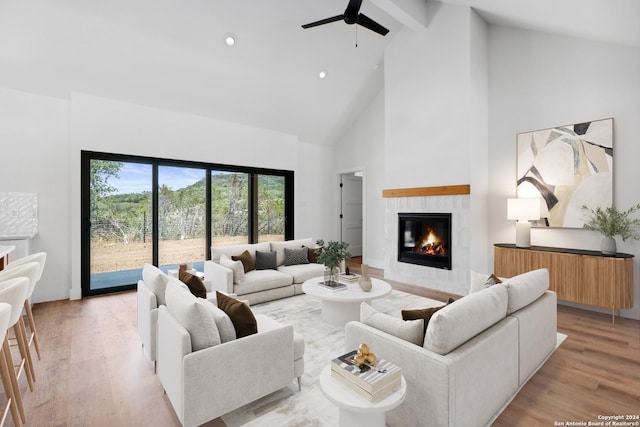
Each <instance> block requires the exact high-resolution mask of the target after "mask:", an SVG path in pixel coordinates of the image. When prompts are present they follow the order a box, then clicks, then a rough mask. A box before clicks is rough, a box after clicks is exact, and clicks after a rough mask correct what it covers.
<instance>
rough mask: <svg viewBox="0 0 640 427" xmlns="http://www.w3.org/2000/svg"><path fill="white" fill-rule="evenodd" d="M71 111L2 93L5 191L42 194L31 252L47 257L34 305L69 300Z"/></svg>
mask: <svg viewBox="0 0 640 427" xmlns="http://www.w3.org/2000/svg"><path fill="white" fill-rule="evenodd" d="M68 110H69V103H68V102H67V101H65V100H60V99H56V98H49V97H44V96H38V95H32V94H27V93H24V92H17V91H13V90H8V89H0V147H1V148H0V191H3V192H4V191H19V192H29V193H37V194H38V224H39V227H38V234H37V235H36V236H35V237H34V238H33V239H32V241H31V242H30V251H31V252H32V253H34V252H41V251H44V252H47V263H46V265H45V271H44V272H43V275H42V279H41V280H40V282H39V283H38V286H37V287H36V289H35V290H34V292H33V296H32V301H33V302H41V301H50V300H57V299H65V298H68V297H69V288H70V283H71V274H70V271H69V250H70V248H71V240H70V237H69V235H70V228H69V227H70V224H69V221H68V220H67V218H68V216H69V213H70V212H69V203H70V192H69V182H70V179H71V178H70V171H69V156H68ZM0 245H2V242H1V241H0ZM9 262H11V255H10V256H9Z"/></svg>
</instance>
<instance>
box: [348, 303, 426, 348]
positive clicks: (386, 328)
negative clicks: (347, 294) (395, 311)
mask: <svg viewBox="0 0 640 427" xmlns="http://www.w3.org/2000/svg"><path fill="white" fill-rule="evenodd" d="M360 321H361V322H362V323H364V324H365V325H369V326H371V327H373V328H376V329H378V330H381V331H383V332H386V333H388V334H390V335H393V336H394V337H398V338H402V339H403V340H405V341H409V342H410V343H413V344H416V345H420V346H421V345H422V340H423V339H424V335H423V332H424V320H422V319H419V320H402V319H399V318H397V317H393V316H390V315H388V314H385V313H380V312H379V311H378V310H376V309H375V308H373V307H371V306H370V305H369V304H367V303H366V302H363V303H362V304H360Z"/></svg>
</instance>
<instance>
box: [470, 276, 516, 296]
mask: <svg viewBox="0 0 640 427" xmlns="http://www.w3.org/2000/svg"><path fill="white" fill-rule="evenodd" d="M470 276H471V283H470V286H469V293H470V294H472V293H474V292H478V291H481V290H482V289H485V288H488V287H489V286H491V285H495V284H497V283H502V282H504V281H505V280H507V279H506V278H504V277H497V276H496V275H495V274H493V273H492V274H484V273H477V272H475V271H473V270H471V274H470Z"/></svg>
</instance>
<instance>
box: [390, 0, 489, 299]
mask: <svg viewBox="0 0 640 427" xmlns="http://www.w3.org/2000/svg"><path fill="white" fill-rule="evenodd" d="M429 8H430V13H431V15H430V16H432V18H431V21H430V23H429V26H428V27H427V29H426V30H425V31H423V32H411V31H409V30H406V29H405V30H403V31H402V32H401V33H400V34H397V35H395V36H394V39H393V41H392V43H391V44H390V45H389V47H388V48H387V50H386V51H385V100H386V104H385V131H386V141H385V157H386V179H385V188H391V189H392V188H412V187H432V186H446V185H458V184H470V185H471V195H470V196H469V197H468V198H467V197H463V198H450V197H442V196H436V197H431V198H429V199H434V200H415V201H414V200H406V201H397V203H396V201H392V200H390V201H388V203H387V205H386V206H387V212H386V223H387V240H386V242H387V245H386V246H387V248H386V254H385V257H386V263H385V275H387V276H388V277H389V278H392V279H395V280H399V281H407V282H408V283H413V284H417V285H421V286H425V287H431V288H437V289H440V290H444V291H448V292H452V293H466V291H467V290H468V283H469V269H471V268H473V269H476V270H479V271H485V270H486V269H487V262H488V261H487V259H488V258H487V247H488V243H487V241H488V238H487V226H486V224H487V223H486V215H487V212H486V204H487V192H488V165H487V158H488V96H489V95H488V89H487V88H488V83H487V82H488V30H487V24H486V23H485V22H484V21H483V20H482V19H481V18H480V17H479V16H478V15H477V14H476V13H475V12H474V11H473V10H471V8H469V7H463V6H451V5H446V4H437V3H430V4H429ZM409 208H413V209H418V210H417V211H419V212H423V211H424V212H427V211H430V212H438V211H446V212H452V213H453V214H454V215H453V218H452V227H453V234H454V236H460V235H463V236H464V237H462V238H461V240H460V241H458V240H456V238H454V239H453V240H454V241H453V242H452V246H453V247H455V250H454V251H452V257H453V260H452V261H453V265H452V270H451V271H442V270H439V271H433V270H437V269H433V268H429V267H422V266H419V267H416V266H408V265H401V264H403V263H398V262H397V259H396V250H395V248H390V247H389V245H390V242H394V241H396V240H395V239H397V230H396V229H394V227H393V226H391V227H389V223H392V222H397V219H395V217H394V213H396V212H397V211H399V210H402V209H405V210H404V211H405V212H407V210H406V209H409ZM425 209H426V210H425ZM434 209H435V210H434ZM438 209H439V210H438Z"/></svg>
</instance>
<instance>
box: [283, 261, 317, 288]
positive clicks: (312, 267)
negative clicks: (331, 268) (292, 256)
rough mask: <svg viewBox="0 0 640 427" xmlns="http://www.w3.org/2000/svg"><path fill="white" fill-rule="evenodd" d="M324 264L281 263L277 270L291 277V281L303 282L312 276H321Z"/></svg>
mask: <svg viewBox="0 0 640 427" xmlns="http://www.w3.org/2000/svg"><path fill="white" fill-rule="evenodd" d="M324 270H325V266H324V264H314V263H309V264H299V265H281V266H280V267H278V271H280V272H281V273H284V274H287V275H289V276H291V277H293V283H304V282H306V281H307V280H309V279H313V278H314V277H321V276H322V275H323V274H324Z"/></svg>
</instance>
